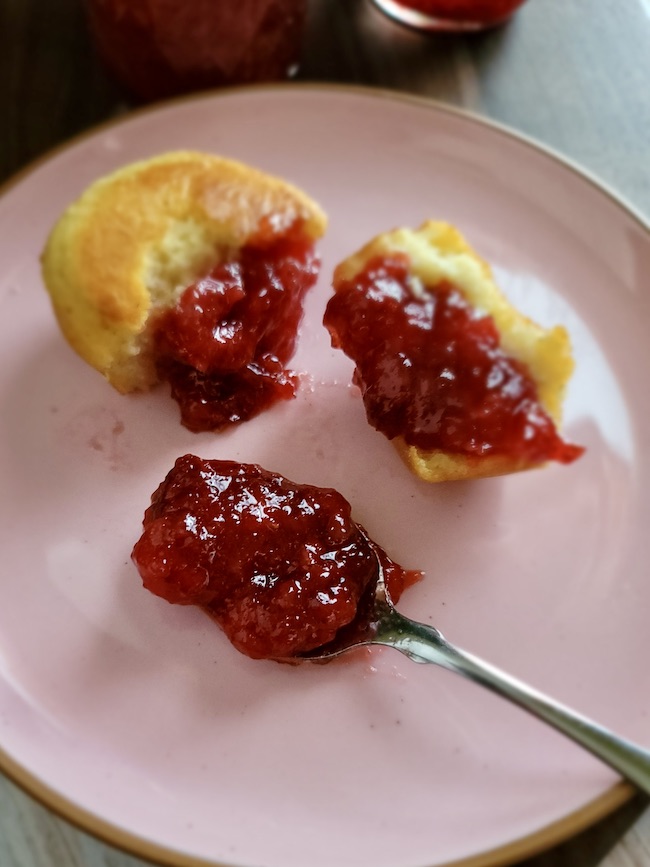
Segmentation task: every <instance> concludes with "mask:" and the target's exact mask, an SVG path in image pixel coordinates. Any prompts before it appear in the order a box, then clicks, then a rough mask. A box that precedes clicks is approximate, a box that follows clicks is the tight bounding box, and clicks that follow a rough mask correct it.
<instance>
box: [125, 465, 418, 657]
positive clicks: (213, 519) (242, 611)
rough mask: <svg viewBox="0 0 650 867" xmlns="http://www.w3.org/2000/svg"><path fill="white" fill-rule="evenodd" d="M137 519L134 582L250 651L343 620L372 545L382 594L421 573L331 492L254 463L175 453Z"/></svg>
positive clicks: (367, 567) (358, 593) (363, 580)
mask: <svg viewBox="0 0 650 867" xmlns="http://www.w3.org/2000/svg"><path fill="white" fill-rule="evenodd" d="M143 527H144V529H143V533H142V536H141V537H140V539H139V540H138V542H137V543H136V545H135V547H134V549H133V555H132V556H133V561H134V563H135V565H136V566H137V568H138V571H139V573H140V576H141V578H142V582H143V584H144V586H145V587H146V588H147V589H148V590H150V591H151V592H152V593H155V594H156V595H157V596H161V597H162V598H163V599H166V600H167V601H168V602H172V603H177V604H180V605H197V606H200V607H201V608H202V609H204V610H205V611H206V612H207V613H208V614H210V615H211V616H212V617H213V618H214V620H216V621H217V623H218V624H219V625H220V626H221V628H222V629H223V630H224V632H225V633H226V635H227V636H228V638H229V639H230V641H231V642H232V644H233V645H234V646H235V647H236V648H237V649H238V650H240V651H241V652H242V653H244V654H246V655H247V656H250V657H252V658H254V659H283V658H285V659H286V658H290V657H292V656H296V655H297V654H299V653H304V652H306V651H308V650H313V649H315V648H318V647H322V646H323V645H325V644H328V643H329V642H330V641H331V640H332V639H333V638H334V636H335V635H336V634H337V632H338V631H339V630H340V629H342V628H344V627H345V626H347V625H348V624H350V623H351V622H352V621H353V620H354V618H355V615H356V613H357V609H358V607H359V605H360V603H361V601H362V598H363V597H364V593H365V591H366V590H367V589H368V588H372V586H374V581H375V579H376V574H377V573H376V568H377V563H376V559H375V555H374V554H373V550H374V551H375V552H376V553H377V555H378V556H379V558H380V561H381V563H382V566H383V569H384V572H385V578H386V585H387V588H388V591H389V593H390V595H391V597H392V598H393V600H395V601H396V600H397V599H398V598H399V596H400V594H401V593H402V591H403V590H404V589H405V587H407V586H409V585H410V584H412V583H414V582H415V581H417V580H418V579H419V577H420V573H419V572H412V571H407V570H404V569H402V568H401V567H400V566H398V565H397V564H396V563H394V562H393V561H392V560H390V558H389V557H388V555H387V554H386V553H385V552H384V551H383V550H382V549H380V548H379V547H378V546H376V545H375V544H374V543H372V542H369V541H368V539H367V537H366V536H365V534H364V533H363V532H362V531H361V530H360V528H359V526H358V525H357V524H356V523H355V521H354V520H353V519H352V516H351V507H350V504H349V503H348V501H347V500H346V499H345V498H344V497H343V496H342V495H341V494H340V493H338V492H337V491H335V490H333V489H331V488H320V487H315V486H313V485H303V484H296V483H294V482H291V481H289V480H288V479H286V478H285V477H283V476H281V475H279V474H278V473H273V472H270V471H268V470H265V469H263V468H261V467H260V466H258V465H257V464H240V463H237V462H234V461H217V460H212V461H210V460H202V459H200V458H198V457H195V456H194V455H185V456H183V457H181V458H179V459H178V460H177V461H176V464H175V466H174V467H173V469H172V470H171V471H170V472H169V473H168V475H167V477H166V478H165V480H164V481H163V482H162V484H161V485H160V486H159V487H158V489H157V490H156V491H155V493H154V494H153V496H152V500H151V505H150V506H149V508H148V509H147V511H146V512H145V516H144V522H143ZM371 545H372V549H371Z"/></svg>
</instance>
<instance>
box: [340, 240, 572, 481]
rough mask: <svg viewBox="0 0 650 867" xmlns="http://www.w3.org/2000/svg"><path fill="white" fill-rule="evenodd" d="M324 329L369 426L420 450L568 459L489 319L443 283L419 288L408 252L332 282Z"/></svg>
mask: <svg viewBox="0 0 650 867" xmlns="http://www.w3.org/2000/svg"><path fill="white" fill-rule="evenodd" d="M335 289H336V294H335V295H334V296H333V297H332V298H331V299H330V301H329V302H328V306H327V311H326V314H325V319H324V322H325V325H326V326H327V328H328V329H329V331H330V334H331V336H332V341H333V344H334V345H335V346H339V347H340V348H342V349H343V351H344V352H345V353H346V354H347V355H348V356H349V357H350V358H352V360H353V361H354V362H355V365H356V370H355V375H354V376H355V382H356V383H357V385H358V386H359V387H360V389H361V391H362V394H363V400H364V405H365V408H366V413H367V416H368V420H369V422H370V423H371V424H372V425H373V427H375V428H376V429H377V430H379V431H381V432H382V433H384V434H385V435H386V436H387V437H388V438H389V439H393V438H395V437H397V436H401V437H403V438H404V440H405V442H406V443H407V444H408V445H412V446H417V447H419V448H421V449H426V450H432V449H442V450H444V451H446V452H452V453H459V454H465V455H470V456H477V457H482V456H486V455H497V454H500V455H508V456H513V457H514V458H517V459H521V460H524V461H526V462H530V463H531V464H536V463H541V462H544V461H547V460H555V461H559V462H561V463H570V462H571V461H574V460H575V459H576V458H578V457H579V456H580V455H581V454H582V452H583V449H582V448H581V447H579V446H575V445H571V444H568V443H566V442H564V441H563V440H562V439H561V437H560V436H559V434H558V432H557V430H556V428H555V424H554V423H553V420H552V419H551V418H550V416H549V415H548V414H547V412H546V411H545V410H544V408H543V407H542V405H541V404H540V402H539V400H538V395H537V388H536V385H535V382H534V380H533V379H532V377H531V376H530V375H529V373H528V371H527V369H526V367H525V365H524V364H522V363H521V362H519V361H517V360H516V359H514V358H511V357H508V355H506V354H505V353H504V352H503V350H502V349H501V347H500V336H499V332H498V330H497V328H496V325H495V323H494V321H493V319H492V317H491V316H489V315H486V314H484V313H481V312H480V311H478V310H477V309H475V308H473V307H472V306H471V305H470V304H469V303H468V302H467V300H466V299H465V298H464V296H463V294H462V293H461V292H460V291H459V290H458V289H457V288H456V287H455V286H454V285H453V284H452V283H450V282H447V281H444V282H441V283H440V284H438V285H436V286H433V287H425V286H422V285H421V283H420V282H419V281H418V278H417V277H413V275H412V274H411V272H410V268H409V259H408V257H407V256H406V255H403V254H399V253H395V254H393V255H386V256H376V257H374V258H372V259H371V260H369V261H368V262H367V263H366V266H365V268H364V269H363V270H362V271H360V272H359V273H357V274H356V275H355V276H354V277H353V278H351V279H347V280H339V281H338V282H336V281H335Z"/></svg>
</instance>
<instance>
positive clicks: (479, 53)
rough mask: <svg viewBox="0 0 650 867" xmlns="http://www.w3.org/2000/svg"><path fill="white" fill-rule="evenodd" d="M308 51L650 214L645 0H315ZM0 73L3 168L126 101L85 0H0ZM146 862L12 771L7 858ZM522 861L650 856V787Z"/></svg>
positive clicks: (317, 76)
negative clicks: (439, 16) (510, 133)
mask: <svg viewBox="0 0 650 867" xmlns="http://www.w3.org/2000/svg"><path fill="white" fill-rule="evenodd" d="M305 48H306V50H305V59H304V62H303V65H302V68H301V71H300V73H299V78H300V79H303V80H312V81H314V80H315V81H335V82H339V83H354V84H363V85H370V86H376V87H382V88H392V89H396V90H401V91H406V92H410V93H416V94H421V95H426V96H429V97H432V98H434V99H437V100H440V101H442V102H445V103H451V104H454V105H458V106H463V107H465V108H467V109H470V110H472V111H475V112H477V113H478V114H482V115H485V116H486V117H489V118H493V119H495V120H498V121H500V122H502V123H504V124H507V125H509V126H510V127H512V128H514V129H515V130H518V131H520V132H523V133H526V134H528V135H530V136H533V137H534V138H536V139H537V140H538V141H540V142H542V143H544V144H545V145H548V146H551V147H552V148H555V149H556V150H557V151H558V152H559V153H561V154H562V155H564V156H565V157H569V158H570V159H572V160H574V161H575V162H577V163H579V164H580V165H581V166H582V167H584V168H586V169H587V170H589V171H591V172H592V173H593V174H594V175H596V176H597V177H598V178H600V179H601V180H602V181H603V182H605V183H606V184H607V185H608V186H610V187H611V188H612V189H613V191H614V192H616V193H618V194H619V195H620V196H622V197H623V198H624V199H626V200H627V201H628V202H629V203H630V204H631V205H632V206H634V207H635V208H636V209H637V210H638V211H640V212H641V213H643V214H645V215H646V216H650V171H649V170H648V169H649V166H650V164H649V163H648V153H649V149H650V148H649V146H650V85H649V82H650V2H649V0H628V2H627V3H621V4H618V3H615V2H614V0H601V2H594V0H529V2H528V4H527V5H526V6H525V7H524V8H522V9H521V11H520V12H519V13H518V14H517V16H516V17H515V18H514V20H513V21H512V22H511V23H510V24H509V25H508V26H507V27H503V28H500V29H497V30H494V31H492V32H487V33H484V34H481V35H476V36H471V37H462V38H461V37H451V38H450V37H443V36H439V37H423V36H420V35H418V34H415V33H413V32H411V31H407V30H405V29H402V28H400V27H398V26H396V25H394V24H392V23H391V22H389V21H388V20H387V19H385V18H384V17H383V16H382V15H381V14H380V13H378V12H377V11H376V10H375V9H374V8H373V7H371V6H370V4H369V3H368V2H366V0H312V2H311V12H310V21H309V26H308V31H307V34H306V45H305ZM0 82H1V83H2V87H0V117H2V118H3V121H4V122H3V124H2V135H1V136H0V180H4V179H6V178H8V177H9V176H10V175H12V174H13V173H14V172H16V171H17V170H18V169H21V168H22V167H24V166H25V165H26V164H28V163H29V162H30V161H31V160H33V159H35V158H37V157H39V156H40V155H41V154H43V153H44V152H46V151H48V150H49V149H50V148H52V147H53V146H55V145H58V144H60V143H61V142H64V141H65V140H66V139H68V138H70V137H71V136H73V135H75V134H77V133H79V132H81V131H83V130H85V129H87V128H89V127H91V126H92V125H93V124H96V123H98V122H100V121H103V120H106V119H107V118H110V117H113V116H116V115H118V114H121V113H123V112H125V111H128V109H129V106H128V104H127V103H126V102H125V101H124V98H123V97H122V96H121V94H120V93H119V92H118V90H117V89H116V88H115V87H114V86H113V84H112V83H111V82H110V80H109V79H108V78H107V76H106V75H105V73H104V71H103V69H102V68H101V66H100V65H99V63H98V62H97V60H96V59H95V56H94V54H93V51H92V48H91V46H90V44H89V41H88V37H87V33H86V29H85V23H84V18H83V14H82V10H81V7H80V0H58V2H57V3H42V2H39V0H0ZM626 832H627V833H626ZM603 859H604V860H603ZM141 864H144V862H142V861H140V860H138V859H137V858H134V857H131V856H128V855H125V854H122V853H120V852H118V851H117V850H114V849H112V848H110V847H108V846H106V845H104V844H102V843H99V842H97V841H95V840H94V839H92V838H90V837H88V836H87V835H85V834H84V833H82V832H80V831H78V830H76V829H74V828H72V827H71V826H69V825H68V824H67V823H66V822H64V821H62V820H60V819H58V818H57V817H55V816H53V815H52V814H50V813H49V812H48V811H47V810H45V809H44V808H42V807H41V806H39V805H37V804H36V803H34V802H33V801H32V800H31V799H30V798H29V797H28V796H26V795H25V794H23V793H22V792H20V791H19V790H18V789H16V788H15V787H14V785H13V784H12V783H10V782H9V781H8V780H6V779H3V778H0V865H1V867H137V865H141ZM521 864H522V865H524V864H525V865H527V867H550V865H558V867H561V865H566V867H569V865H570V867H594V865H600V867H633V865H637V867H640V865H647V864H650V810H649V809H648V799H647V798H642V797H635V798H633V799H632V800H630V801H629V802H628V803H627V804H625V805H624V806H623V807H622V808H620V809H619V810H618V811H617V812H616V813H614V814H613V815H611V816H610V817H608V818H606V819H604V820H602V821H600V822H599V823H598V824H596V825H595V826H593V827H592V828H590V829H588V830H586V831H584V832H582V833H581V834H580V835H579V836H577V837H574V838H573V839H570V840H568V841H567V842H565V843H564V844H563V845H560V846H559V847H557V848H555V849H553V850H551V851H547V852H546V853H545V854H542V855H538V856H537V857H535V858H532V859H529V860H527V861H525V862H521Z"/></svg>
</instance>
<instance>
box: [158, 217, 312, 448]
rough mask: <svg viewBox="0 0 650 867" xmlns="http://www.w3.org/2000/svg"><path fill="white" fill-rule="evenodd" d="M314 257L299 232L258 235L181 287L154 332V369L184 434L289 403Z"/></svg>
mask: <svg viewBox="0 0 650 867" xmlns="http://www.w3.org/2000/svg"><path fill="white" fill-rule="evenodd" d="M319 264H320V263H319V259H318V256H317V255H316V253H315V250H314V243H313V241H312V240H311V239H309V238H308V237H307V236H306V235H305V234H304V232H303V231H302V230H301V228H300V226H299V225H298V226H295V227H293V229H292V230H291V231H290V232H288V233H287V234H285V235H283V236H281V237H279V238H277V237H275V238H273V237H272V238H270V239H267V240H265V239H264V238H263V236H262V237H261V238H260V239H259V240H256V241H255V242H253V243H249V244H247V245H245V246H244V247H242V248H241V249H240V250H238V251H237V256H236V258H234V259H232V260H227V261H224V262H223V263H221V264H219V265H217V266H216V267H215V268H214V269H213V270H212V271H211V272H210V273H209V274H208V276H207V277H205V278H203V279H201V280H198V281H197V282H196V283H194V284H193V285H191V286H189V287H188V288H187V289H185V291H184V292H183V294H182V295H181V297H180V299H179V300H178V303H177V304H176V306H175V307H172V308H170V309H169V310H166V311H165V312H164V313H163V314H162V315H161V316H160V318H159V320H158V322H157V324H156V328H155V345H156V356H157V370H158V374H159V376H160V378H161V379H164V380H167V381H168V382H169V383H170V385H171V390H172V395H173V397H174V399H175V400H176V401H177V402H178V404H179V406H180V410H181V420H182V423H183V424H184V425H185V427H187V428H189V429H190V430H192V431H205V430H213V431H218V430H222V429H223V428H225V427H228V426H229V425H233V424H237V423H238V422H242V421H246V420H248V419H250V418H252V417H253V416H255V415H258V414H259V413H260V412H262V411H263V410H265V409H267V408H268V407H269V406H271V405H272V404H273V403H275V402H276V401H279V400H288V399H290V398H292V397H293V396H294V394H295V390H296V377H295V375H294V374H292V373H291V372H290V371H288V370H287V369H286V368H285V364H286V362H287V361H288V360H289V359H290V358H291V356H292V355H293V352H294V349H295V344H296V339H297V330H298V325H299V323H300V320H301V318H302V310H303V298H304V296H305V293H306V292H307V290H308V289H309V288H310V287H311V286H313V284H314V283H315V282H316V278H317V276H318V269H319Z"/></svg>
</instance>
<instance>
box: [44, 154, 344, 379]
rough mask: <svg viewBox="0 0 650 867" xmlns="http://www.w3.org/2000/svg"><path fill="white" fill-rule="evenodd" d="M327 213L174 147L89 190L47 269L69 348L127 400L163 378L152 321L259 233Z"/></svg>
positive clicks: (292, 191)
mask: <svg viewBox="0 0 650 867" xmlns="http://www.w3.org/2000/svg"><path fill="white" fill-rule="evenodd" d="M297 220H300V221H302V223H303V226H304V231H305V232H306V234H307V235H308V236H309V237H310V238H312V239H314V240H315V239H317V238H319V237H320V236H321V235H322V234H323V233H324V231H325V228H326V222H327V221H326V217H325V215H324V213H323V212H322V210H321V209H320V208H319V206H318V205H317V204H316V203H315V202H314V201H312V200H311V199H310V198H309V197H308V196H307V195H305V193H303V192H302V191H301V190H299V189H297V188H296V187H294V186H292V185H291V184H289V183H287V182H285V181H283V180H281V179H279V178H275V177H272V176H270V175H267V174H265V173H263V172H261V171H258V170H256V169H253V168H251V167H250V166H247V165H244V164H242V163H239V162H236V161H233V160H228V159H224V158H221V157H218V156H214V155H211V154H204V153H197V152H193V151H178V152H174V153H168V154H164V155H162V156H157V157H154V158H152V159H148V160H144V161H141V162H137V163H133V164H131V165H128V166H126V167H124V168H121V169H119V170H118V171H116V172H114V173H112V174H110V175H108V176H106V177H104V178H101V179H100V180H98V181H96V182H95V183H93V184H92V185H91V186H90V187H88V189H87V190H86V191H85V192H84V193H83V194H82V195H81V197H80V198H79V199H77V201H75V202H74V203H72V204H71V205H70V206H69V207H68V208H67V210H66V211H65V212H64V214H63V215H62V216H61V218H60V219H59V220H58V222H57V223H56V225H55V226H54V228H53V230H52V232H51V234H50V236H49V238H48V240H47V243H46V246H45V250H44V252H43V255H42V260H41V261H42V272H43V279H44V282H45V285H46V288H47V290H48V292H49V294H50V297H51V300H52V304H53V307H54V311H55V314H56V317H57V320H58V322H59V325H60V327H61V330H62V332H63V334H64V335H65V337H66V339H67V341H68V342H69V343H70V345H71V346H72V348H73V349H74V350H75V351H76V352H77V353H78V354H79V355H80V356H81V357H82V358H84V359H85V360H86V361H87V362H88V363H89V364H90V365H92V367H94V368H96V369H97V370H98V371H100V373H102V374H103V375H104V376H105V377H106V378H107V379H108V381H109V382H110V383H111V384H112V385H113V386H114V387H115V388H117V389H118V390H119V391H121V392H131V391H138V390H144V389H147V388H149V387H151V386H152V385H153V384H154V383H155V382H156V381H157V376H156V371H155V362H154V358H153V353H152V343H151V333H150V329H149V327H148V326H149V325H150V323H151V322H152V321H153V319H154V316H153V315H152V314H155V313H156V312H157V311H159V310H161V309H164V308H166V307H170V306H172V305H173V304H174V303H175V302H176V300H177V298H178V296H179V295H180V293H181V292H182V291H183V290H184V289H185V288H186V287H187V286H189V285H190V284H191V283H193V282H194V281H195V280H197V279H198V278H200V277H201V276H204V275H205V274H206V273H207V272H208V271H209V270H211V268H213V267H214V266H215V265H217V264H218V263H219V262H220V261H223V259H224V258H226V257H227V256H229V255H232V253H233V252H234V251H236V250H237V249H238V248H240V247H241V246H242V245H244V244H246V243H247V242H248V241H250V240H251V239H253V238H255V236H256V235H259V233H260V232H263V233H266V234H271V235H282V234H283V233H284V232H285V231H287V230H288V229H289V228H290V227H291V226H292V224H293V223H294V222H296V221H297Z"/></svg>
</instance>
